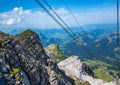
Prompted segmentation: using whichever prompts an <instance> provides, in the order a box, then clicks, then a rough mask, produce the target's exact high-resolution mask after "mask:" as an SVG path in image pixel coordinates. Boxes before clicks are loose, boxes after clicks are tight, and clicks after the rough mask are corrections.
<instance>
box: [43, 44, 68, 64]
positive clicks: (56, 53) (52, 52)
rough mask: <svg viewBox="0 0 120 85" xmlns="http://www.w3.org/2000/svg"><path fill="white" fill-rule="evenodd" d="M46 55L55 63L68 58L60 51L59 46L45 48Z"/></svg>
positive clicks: (53, 45) (51, 45)
mask: <svg viewBox="0 0 120 85" xmlns="http://www.w3.org/2000/svg"><path fill="white" fill-rule="evenodd" d="M44 49H45V52H46V54H47V55H48V56H49V57H51V59H52V60H53V62H56V63H58V62H60V61H62V60H64V59H65V58H66V56H65V55H64V54H63V53H62V52H61V51H60V49H59V46H58V45H57V44H50V45H49V46H47V47H45V48H44Z"/></svg>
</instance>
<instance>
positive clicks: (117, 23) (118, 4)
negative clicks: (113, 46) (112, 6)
mask: <svg viewBox="0 0 120 85" xmlns="http://www.w3.org/2000/svg"><path fill="white" fill-rule="evenodd" d="M119 35H120V34H119V0H117V47H119Z"/></svg>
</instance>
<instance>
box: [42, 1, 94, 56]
mask: <svg viewBox="0 0 120 85" xmlns="http://www.w3.org/2000/svg"><path fill="white" fill-rule="evenodd" d="M43 1H44V2H45V4H46V5H47V6H48V7H49V8H50V9H51V10H52V12H53V13H54V14H55V15H56V16H57V17H58V18H59V19H60V20H61V21H62V22H63V24H64V25H65V26H66V27H67V29H69V31H70V32H71V33H72V35H73V36H74V37H75V40H76V41H77V43H78V44H80V46H81V47H82V48H83V49H84V50H86V51H87V53H88V54H91V55H92V56H95V55H93V54H92V53H91V52H90V50H89V49H88V48H87V47H85V44H84V43H83V42H82V41H80V39H79V37H78V36H77V35H76V34H75V33H74V32H73V31H72V30H71V29H70V27H69V26H68V25H67V24H66V23H65V22H64V21H63V20H62V18H61V17H60V16H59V15H58V14H57V13H56V12H55V11H54V9H53V8H52V7H51V6H50V5H49V4H48V3H47V2H46V0H43ZM84 32H85V31H84ZM85 33H86V32H85ZM83 45H84V46H83Z"/></svg>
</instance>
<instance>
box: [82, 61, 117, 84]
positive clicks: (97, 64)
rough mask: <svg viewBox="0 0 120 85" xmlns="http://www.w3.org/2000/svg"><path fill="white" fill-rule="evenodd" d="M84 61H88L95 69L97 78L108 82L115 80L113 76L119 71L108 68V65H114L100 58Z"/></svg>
mask: <svg viewBox="0 0 120 85" xmlns="http://www.w3.org/2000/svg"><path fill="white" fill-rule="evenodd" d="M84 63H86V64H87V65H88V66H89V67H90V68H91V69H92V70H93V72H94V74H95V77H96V78H99V79H102V80H104V81H107V82H110V81H114V78H113V77H114V76H115V75H116V74H117V73H118V71H116V70H113V69H108V67H112V65H110V64H107V63H105V62H102V61H100V60H87V61H84ZM111 74H112V75H111Z"/></svg>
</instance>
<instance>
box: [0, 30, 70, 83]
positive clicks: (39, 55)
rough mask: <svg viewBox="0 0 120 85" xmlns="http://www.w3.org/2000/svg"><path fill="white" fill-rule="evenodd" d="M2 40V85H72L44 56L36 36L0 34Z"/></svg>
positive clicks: (28, 32)
mask: <svg viewBox="0 0 120 85" xmlns="http://www.w3.org/2000/svg"><path fill="white" fill-rule="evenodd" d="M0 37H1V38H0V82H2V85H67V84H68V85H72V83H71V82H70V81H69V79H67V76H65V75H62V74H61V73H60V71H61V70H60V69H59V68H58V67H57V65H55V64H53V63H52V62H51V61H50V58H49V57H48V56H47V55H46V54H45V52H44V50H43V47H42V44H41V41H40V39H39V37H38V35H37V34H36V33H35V32H33V31H31V30H27V31H25V32H23V33H21V34H19V35H16V36H10V35H7V34H4V33H2V32H0ZM59 76H61V77H59Z"/></svg>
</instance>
